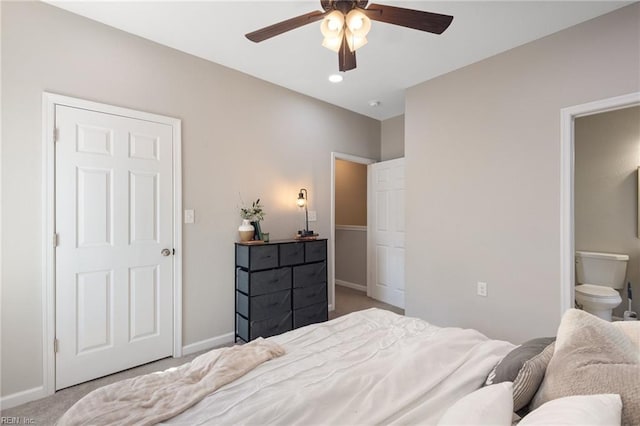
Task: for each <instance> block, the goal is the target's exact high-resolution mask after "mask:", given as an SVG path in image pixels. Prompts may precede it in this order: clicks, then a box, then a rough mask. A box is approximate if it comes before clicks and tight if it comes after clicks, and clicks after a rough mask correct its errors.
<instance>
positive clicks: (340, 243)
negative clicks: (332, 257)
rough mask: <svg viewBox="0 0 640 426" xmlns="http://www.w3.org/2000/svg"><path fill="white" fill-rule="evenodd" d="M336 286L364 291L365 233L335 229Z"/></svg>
mask: <svg viewBox="0 0 640 426" xmlns="http://www.w3.org/2000/svg"><path fill="white" fill-rule="evenodd" d="M336 284H338V285H340V284H342V285H346V286H349V284H355V285H356V286H360V287H356V289H360V290H366V287H367V231H365V230H355V229H339V228H338V229H336ZM352 287H353V286H352ZM338 303H340V302H339V301H338ZM338 308H340V306H338Z"/></svg>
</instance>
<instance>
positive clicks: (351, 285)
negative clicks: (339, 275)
mask: <svg viewBox="0 0 640 426" xmlns="http://www.w3.org/2000/svg"><path fill="white" fill-rule="evenodd" d="M336 285H341V286H342V287H347V288H351V289H353V290H358V291H363V292H365V293H366V292H367V286H366V285H362V284H355V283H350V282H349V281H342V280H336Z"/></svg>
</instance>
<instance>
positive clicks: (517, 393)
mask: <svg viewBox="0 0 640 426" xmlns="http://www.w3.org/2000/svg"><path fill="white" fill-rule="evenodd" d="M554 348H555V342H553V343H551V344H550V345H549V346H547V347H546V348H544V350H543V351H542V352H540V353H539V354H538V355H536V356H534V357H533V358H531V359H529V360H527V361H525V362H524V364H523V365H522V368H521V369H520V372H518V375H517V376H516V379H515V380H514V381H513V411H518V414H520V412H519V410H521V409H523V408H525V407H526V406H527V405H529V402H531V399H532V398H533V396H534V395H535V394H536V392H537V391H538V388H539V387H540V383H542V379H544V374H545V371H546V370H547V365H549V361H551V357H552V356H553V350H554Z"/></svg>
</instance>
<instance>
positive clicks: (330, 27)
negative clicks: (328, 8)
mask: <svg viewBox="0 0 640 426" xmlns="http://www.w3.org/2000/svg"><path fill="white" fill-rule="evenodd" d="M343 27H344V15H343V14H342V12H340V11H337V10H334V11H333V12H331V13H330V14H328V15H327V16H326V17H325V18H324V20H323V21H322V24H321V25H320V31H321V32H322V35H323V36H325V38H334V37H338V35H339V34H340V33H341V32H342V28H343Z"/></svg>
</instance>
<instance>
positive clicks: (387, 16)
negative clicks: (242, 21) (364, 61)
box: [246, 0, 453, 71]
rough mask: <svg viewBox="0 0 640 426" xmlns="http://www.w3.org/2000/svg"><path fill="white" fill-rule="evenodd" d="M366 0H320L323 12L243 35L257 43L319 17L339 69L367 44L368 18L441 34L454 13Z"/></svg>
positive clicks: (348, 66) (353, 61)
mask: <svg viewBox="0 0 640 426" xmlns="http://www.w3.org/2000/svg"><path fill="white" fill-rule="evenodd" d="M368 3H369V1H368V0H320V4H321V5H322V9H323V10H324V12H322V11H314V12H310V13H306V14H304V15H300V16H296V17H295V18H291V19H287V20H285V21H282V22H278V23H277V24H273V25H270V26H268V27H264V28H261V29H259V30H257V31H253V32H251V33H249V34H246V37H247V38H248V39H249V40H251V41H253V42H256V43H259V42H261V41H264V40H267V39H269V38H271V37H275V36H277V35H279V34H282V33H285V32H287V31H290V30H293V29H296V28H298V27H302V26H303V25H307V24H310V23H312V22H316V21H320V20H322V24H321V26H320V30H321V31H322V34H323V36H324V40H323V42H322V45H323V46H324V47H326V48H328V49H331V50H333V51H335V52H337V53H338V64H339V69H340V71H349V70H352V69H354V68H355V67H356V49H358V48H360V47H362V46H364V45H365V44H366V43H367V38H366V35H367V33H368V32H369V29H370V28H371V20H373V21H379V22H386V23H388V24H394V25H399V26H401V27H407V28H413V29H416V30H420V31H427V32H430V33H434V34H442V33H443V32H444V30H446V29H447V28H448V27H449V25H450V24H451V21H453V16H450V15H441V14H439V13H431V12H424V11H421V10H414V9H406V8H402V7H395V6H384V5H381V4H375V3H372V4H370V5H368V7H367V4H368Z"/></svg>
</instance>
